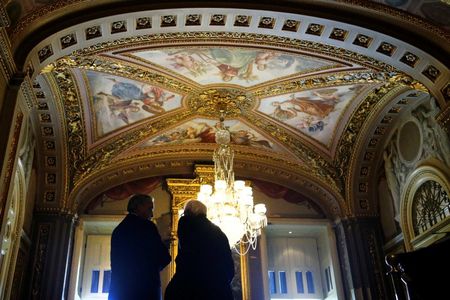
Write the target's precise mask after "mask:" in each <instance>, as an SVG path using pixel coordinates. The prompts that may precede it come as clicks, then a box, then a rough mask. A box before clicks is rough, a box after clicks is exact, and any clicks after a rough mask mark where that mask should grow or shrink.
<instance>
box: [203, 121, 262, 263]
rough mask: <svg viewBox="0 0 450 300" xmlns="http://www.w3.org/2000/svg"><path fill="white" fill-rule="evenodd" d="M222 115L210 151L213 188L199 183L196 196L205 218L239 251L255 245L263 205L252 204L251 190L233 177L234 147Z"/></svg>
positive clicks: (241, 252) (259, 232)
mask: <svg viewBox="0 0 450 300" xmlns="http://www.w3.org/2000/svg"><path fill="white" fill-rule="evenodd" d="M223 120H224V119H223V117H221V118H220V123H219V125H218V126H217V130H216V133H215V139H216V143H217V144H218V148H217V149H216V150H215V151H214V155H213V160H214V191H213V187H212V186H211V185H209V184H203V185H201V186H200V192H199V193H198V194H197V199H198V200H199V201H202V202H203V203H204V204H205V205H206V207H207V208H208V216H207V217H208V219H209V220H211V221H212V222H213V223H214V224H216V225H217V226H219V227H220V229H221V230H222V231H223V232H224V233H225V235H226V236H227V238H228V241H229V242H230V247H231V248H233V249H234V250H236V252H238V253H239V254H241V255H244V254H246V253H247V251H248V250H249V249H250V246H251V247H252V248H253V249H255V248H256V242H257V237H258V235H260V234H261V229H262V228H263V227H265V226H266V225H267V218H266V206H265V205H264V204H256V205H253V191H252V188H251V187H250V186H246V183H245V181H243V180H237V181H235V180H234V172H233V159H234V151H233V150H232V149H231V147H230V140H231V136H230V132H229V131H228V130H227V129H226V128H225V126H224V123H223Z"/></svg>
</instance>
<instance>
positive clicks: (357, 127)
mask: <svg viewBox="0 0 450 300" xmlns="http://www.w3.org/2000/svg"><path fill="white" fill-rule="evenodd" d="M404 88H413V89H414V88H415V89H418V90H421V91H424V92H428V90H427V89H426V88H425V87H424V86H423V85H422V84H420V83H419V82H417V81H415V80H413V79H412V78H411V77H409V76H407V75H404V74H392V75H391V76H389V77H388V78H387V82H386V83H385V84H383V85H381V86H380V87H378V88H375V89H374V90H373V91H372V92H371V93H370V94H369V95H368V96H367V98H366V99H365V100H364V101H363V102H362V103H361V104H360V105H359V107H358V109H357V110H356V111H355V113H354V114H353V116H352V118H351V119H350V121H349V123H348V124H347V127H346V129H345V131H344V133H343V135H342V136H341V140H340V142H339V144H338V147H337V155H336V160H335V166H336V168H337V172H338V176H339V178H342V184H345V195H346V200H347V201H349V203H350V207H351V210H352V213H355V211H354V210H355V199H354V195H353V192H352V190H353V189H354V188H355V187H354V182H353V177H354V176H357V175H355V174H356V173H357V171H356V170H355V169H354V166H355V164H356V160H357V159H356V155H357V153H359V152H358V151H361V149H360V147H361V144H362V143H364V141H366V140H367V135H366V134H365V132H364V131H365V130H367V128H366V126H368V125H369V124H371V120H372V119H373V118H376V117H377V114H378V113H379V110H380V109H381V108H382V104H380V103H384V105H385V104H386V103H387V102H389V101H390V100H391V99H392V97H395V95H396V94H398V92H399V90H401V89H404ZM382 99H383V100H382ZM365 128H366V129H365ZM364 129H365V130H364ZM355 145H356V147H355ZM364 190H365V191H367V188H365V189H364ZM365 202H366V203H364V204H363V206H365V207H366V209H365V210H366V212H368V211H370V209H369V207H368V200H367V199H365ZM358 206H361V205H360V204H358Z"/></svg>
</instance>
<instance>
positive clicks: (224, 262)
mask: <svg viewBox="0 0 450 300" xmlns="http://www.w3.org/2000/svg"><path fill="white" fill-rule="evenodd" d="M178 239H179V250H178V256H177V258H176V263H177V269H176V273H175V275H174V277H173V278H172V280H171V282H170V283H169V286H168V287H167V289H166V294H165V299H166V300H211V299H215V300H229V299H233V296H232V291H231V286H230V283H231V280H232V279H233V277H234V262H233V258H232V256H231V250H230V245H229V243H228V239H227V237H226V236H225V234H224V233H223V232H222V231H221V230H220V228H219V227H217V226H216V225H214V224H213V223H211V222H210V221H209V220H208V219H207V218H206V217H203V216H201V217H187V216H183V217H181V218H180V220H179V222H178Z"/></svg>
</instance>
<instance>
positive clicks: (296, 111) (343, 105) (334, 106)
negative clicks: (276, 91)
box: [257, 85, 364, 146]
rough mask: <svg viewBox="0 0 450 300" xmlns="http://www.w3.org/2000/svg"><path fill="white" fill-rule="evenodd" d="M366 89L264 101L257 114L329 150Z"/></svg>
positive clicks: (337, 89)
mask: <svg viewBox="0 0 450 300" xmlns="http://www.w3.org/2000/svg"><path fill="white" fill-rule="evenodd" d="M363 87H364V85H345V86H335V87H327V88H322V89H313V90H307V91H302V92H298V93H292V94H285V95H278V96H274V97H269V98H264V99H261V101H260V104H259V107H258V109H257V110H258V111H259V112H261V113H263V114H265V115H266V116H268V117H269V118H271V119H274V120H276V121H278V122H281V123H283V124H285V125H288V126H289V127H291V128H293V129H294V130H296V131H297V132H301V133H303V134H306V135H308V136H309V137H311V138H313V139H315V140H317V141H318V142H320V143H322V144H324V145H327V146H329V145H330V143H331V142H332V140H333V138H334V134H335V128H336V126H337V124H338V122H339V121H340V120H341V117H342V115H343V114H344V113H345V111H346V109H347V107H348V106H349V104H350V102H351V101H353V100H354V99H355V98H356V97H357V96H358V95H359V94H360V92H361V90H362V89H363Z"/></svg>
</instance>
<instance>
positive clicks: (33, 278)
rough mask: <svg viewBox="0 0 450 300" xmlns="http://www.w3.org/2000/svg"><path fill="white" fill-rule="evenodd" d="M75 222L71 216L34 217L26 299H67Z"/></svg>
mask: <svg viewBox="0 0 450 300" xmlns="http://www.w3.org/2000/svg"><path fill="white" fill-rule="evenodd" d="M75 220H76V218H75V216H74V215H71V214H57V213H38V214H36V215H35V216H34V220H33V234H32V245H31V247H32V252H31V259H30V263H29V264H28V273H29V278H28V281H27V283H28V284H27V287H28V291H27V293H26V294H27V297H25V298H26V299H41V300H61V299H66V298H67V292H68V286H69V274H70V262H71V255H72V247H73V236H74V229H75Z"/></svg>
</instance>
